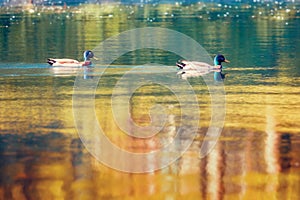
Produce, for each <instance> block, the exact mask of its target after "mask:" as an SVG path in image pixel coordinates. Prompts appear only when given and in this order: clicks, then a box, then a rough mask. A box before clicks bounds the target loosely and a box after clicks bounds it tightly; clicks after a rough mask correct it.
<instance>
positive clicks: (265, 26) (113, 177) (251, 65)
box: [0, 6, 300, 200]
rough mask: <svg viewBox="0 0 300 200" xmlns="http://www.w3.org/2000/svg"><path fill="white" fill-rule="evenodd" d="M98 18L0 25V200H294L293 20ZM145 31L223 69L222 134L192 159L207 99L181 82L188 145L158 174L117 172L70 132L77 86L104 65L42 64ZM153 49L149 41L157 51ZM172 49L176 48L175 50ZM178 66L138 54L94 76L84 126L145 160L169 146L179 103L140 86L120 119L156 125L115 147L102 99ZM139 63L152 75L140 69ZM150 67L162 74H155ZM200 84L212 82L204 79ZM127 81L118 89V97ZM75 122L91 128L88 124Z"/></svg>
mask: <svg viewBox="0 0 300 200" xmlns="http://www.w3.org/2000/svg"><path fill="white" fill-rule="evenodd" d="M104 8H105V9H104ZM104 8H102V10H101V11H98V10H97V9H92V8H91V7H88V8H86V10H83V11H81V12H79V11H76V12H63V13H56V14H51V13H49V12H48V11H47V12H40V13H37V12H35V13H33V14H20V13H19V14H18V13H8V14H2V15H1V19H0V23H1V24H0V41H1V43H0V51H1V54H0V94H1V96H0V100H1V104H0V110H1V114H0V133H1V134H0V157H1V159H0V160H1V162H0V168H1V176H0V199H5V200H6V199H141V198H147V199H238V198H239V199H253V198H255V199H299V197H300V190H299V188H300V176H299V174H300V159H299V153H300V125H299V124H300V115H299V108H300V106H299V105H300V98H299V94H300V87H299V86H300V79H299V75H300V68H299V64H298V63H299V61H300V60H299V56H298V54H299V53H300V49H299V45H298V44H299V42H300V37H299V36H300V34H299V31H300V30H299V26H298V24H299V18H297V17H291V18H285V19H284V20H275V19H273V18H272V17H269V18H266V17H261V18H259V17H257V16H256V17H252V16H253V13H250V12H249V11H247V12H246V11H245V12H237V11H235V13H234V14H229V15H231V17H222V18H220V17H218V14H220V13H222V14H223V12H225V14H226V12H228V11H227V10H224V11H223V10H222V11H215V13H214V12H212V11H210V12H211V13H210V14H207V12H206V11H205V12H203V13H204V14H203V13H202V12H200V13H197V12H195V8H193V7H184V6H182V7H180V6H179V7H175V8H173V9H170V8H168V7H167V6H165V7H163V6H157V7H156V6H153V7H152V6H148V7H129V6H124V7H120V6H107V7H104ZM224 9H225V8H224ZM182 10H186V11H182ZM132 11H134V12H133V13H131V12H132ZM251 12H254V11H251ZM130 13H131V14H130ZM162 13H163V14H162ZM230 13H233V11H231V10H230ZM172 14H173V16H172ZM237 14H239V17H237V16H236V15H237ZM254 14H255V12H254ZM200 15H201V17H200ZM149 26H150V27H164V28H169V29H172V30H176V31H180V32H181V33H184V34H186V35H188V36H190V37H191V38H193V39H194V40H196V41H197V42H199V43H200V44H201V45H202V46H203V47H204V48H205V49H206V50H207V51H208V52H209V54H210V55H211V56H213V55H214V54H217V53H222V54H224V55H225V56H226V58H227V59H229V60H230V61H231V63H229V64H226V66H225V68H224V70H223V73H226V76H225V77H226V78H225V79H224V87H225V92H226V119H225V124H224V128H223V131H222V133H221V137H220V138H219V140H218V143H217V144H216V146H215V148H214V149H213V150H212V152H211V153H210V154H208V155H207V156H206V157H204V158H202V159H199V150H200V147H201V144H203V140H204V135H205V133H206V131H207V130H208V127H209V124H210V120H211V100H210V95H209V91H208V89H207V86H206V85H205V83H204V82H203V79H202V78H201V77H194V78H189V79H188V81H189V82H190V83H191V85H192V87H193V90H194V91H195V93H196V96H197V99H198V102H199V108H200V120H199V124H200V126H199V128H198V131H197V135H196V137H195V140H194V142H193V144H192V145H191V146H190V148H189V149H188V150H187V151H186V152H185V154H184V155H183V156H181V157H180V158H179V159H177V160H176V161H175V162H174V163H172V164H171V165H168V166H167V167H165V168H163V169H161V170H157V171H155V172H151V173H142V174H132V173H125V172H119V171H117V170H114V169H111V168H109V167H107V166H105V165H103V164H101V163H100V162H98V161H97V160H96V159H95V157H94V156H92V155H91V154H90V153H89V152H88V151H87V149H86V148H85V146H84V145H83V143H82V141H81V140H80V138H79V136H78V133H77V129H76V128H75V122H74V120H75V119H74V115H73V111H74V109H73V106H74V105H73V101H72V99H73V97H74V93H75V92H76V90H74V83H75V79H76V77H77V78H79V79H82V80H91V81H93V80H97V78H98V77H99V76H100V75H101V73H102V72H103V66H98V65H97V62H95V66H94V67H93V68H91V69H89V70H85V69H76V70H63V71H61V70H60V71H58V70H55V69H53V68H51V67H49V66H48V65H47V64H46V63H45V61H46V58H48V57H70V58H76V59H81V54H82V52H83V50H85V49H94V48H96V47H97V46H98V44H99V43H100V42H102V41H103V40H105V39H107V38H109V37H111V36H114V35H116V34H118V33H121V32H122V31H125V30H129V29H133V28H139V27H149ZM163 38H164V36H160V35H157V40H159V41H163ZM176 45H178V48H181V47H185V44H182V43H181V41H178V43H177V44H176ZM117 47H118V45H116V46H111V47H110V50H114V48H115V50H118V49H117ZM186 48H188V47H186ZM100 56H101V55H100ZM178 59H180V55H176V54H174V53H170V52H167V51H163V50H157V49H141V50H135V51H132V52H129V53H127V54H125V55H123V56H121V57H119V58H118V59H117V60H115V61H114V63H113V64H112V65H111V66H109V68H108V69H106V70H105V71H104V73H103V74H102V76H101V79H100V81H99V82H98V84H97V87H96V89H95V102H94V103H95V115H96V116H97V118H98V119H97V121H98V122H99V124H100V125H101V127H102V129H103V131H104V132H105V134H106V136H107V138H109V139H110V140H111V141H112V142H113V143H114V144H116V145H118V146H119V147H120V148H122V149H125V150H127V151H130V152H136V153H145V152H146V153H147V152H152V151H155V150H159V149H160V148H162V146H164V145H168V144H172V142H173V143H174V141H173V139H172V138H174V137H175V135H176V131H178V130H179V129H180V125H181V124H180V122H181V120H182V119H184V120H187V118H185V117H183V118H181V117H182V112H181V111H180V105H179V104H180V102H178V99H176V96H175V95H174V94H173V93H172V91H170V90H169V89H168V88H166V87H164V86H162V85H157V84H150V83H149V84H147V85H144V86H143V87H140V88H138V89H137V90H136V91H135V93H134V94H133V96H132V97H131V99H130V103H131V110H130V113H131V117H132V119H133V120H134V122H135V123H137V124H139V125H143V126H145V125H149V123H150V116H149V110H150V109H151V107H152V106H153V105H154V104H156V103H160V104H161V105H163V106H164V107H165V109H166V110H165V112H166V114H167V115H168V116H167V121H166V126H165V127H164V128H163V130H162V131H161V132H160V133H159V134H158V135H156V136H155V137H151V138H148V139H139V138H134V137H129V136H126V135H125V134H124V133H123V132H122V130H120V129H119V127H118V126H117V125H116V124H115V122H114V116H113V113H112V105H111V94H112V92H113V89H114V88H115V84H116V83H117V82H118V81H119V80H121V79H120V78H121V77H122V76H124V73H125V72H128V71H129V70H132V68H133V67H136V66H142V69H143V73H146V74H147V73H150V74H158V75H160V76H159V77H161V76H162V77H164V78H165V79H172V80H173V79H174V80H176V79H178V82H179V81H180V78H179V77H178V76H177V75H176V72H177V71H176V67H175V62H176V61H177V60H178ZM149 63H155V64H152V65H146V66H145V64H149ZM161 65H164V66H161ZM161 67H164V69H166V70H169V72H168V73H165V72H162V70H161ZM138 75H140V74H139V73H138ZM207 77H210V78H211V79H212V80H213V73H210V74H207ZM83 78H85V79H83ZM123 81H124V80H123ZM131 81H132V79H129V80H126V79H125V81H124V85H123V87H124V91H123V92H124V93H126V92H127V91H126V88H129V87H130V83H132V82H131ZM126 84H128V85H126ZM179 89H180V87H179ZM83 95H84V93H83ZM119 95H120V94H119ZM84 106H87V105H86V104H83V105H82V107H81V108H84ZM82 119H85V120H87V121H89V120H91V121H92V120H93V116H89V115H86V116H82ZM162 120H164V118H162ZM189 120H193V119H191V118H190V119H189ZM77 128H79V130H80V127H77ZM186 140H187V137H186V136H184V135H182V136H181V139H180V140H179V142H178V143H176V144H172V145H173V146H172V148H171V152H164V153H163V154H161V155H160V156H161V157H159V159H157V160H160V161H164V160H166V159H167V158H168V156H170V155H171V154H172V153H174V152H176V150H177V149H178V148H180V147H181V145H182V144H184V143H185V142H186ZM109 156H110V157H111V160H112V161H119V160H122V159H121V158H120V157H118V156H116V155H115V154H111V155H109ZM157 160H156V161H157ZM126 164H128V163H124V165H126ZM130 164H132V165H141V164H143V165H144V166H155V165H157V164H159V162H153V159H152V158H149V160H148V161H147V162H144V163H135V162H132V163H130Z"/></svg>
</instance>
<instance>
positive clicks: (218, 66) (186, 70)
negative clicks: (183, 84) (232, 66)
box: [176, 54, 229, 82]
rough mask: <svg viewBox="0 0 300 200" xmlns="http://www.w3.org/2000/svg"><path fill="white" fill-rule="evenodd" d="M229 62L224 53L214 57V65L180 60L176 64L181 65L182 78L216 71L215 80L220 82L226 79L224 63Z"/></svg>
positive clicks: (180, 74)
mask: <svg viewBox="0 0 300 200" xmlns="http://www.w3.org/2000/svg"><path fill="white" fill-rule="evenodd" d="M223 62H226V63H229V61H228V60H226V59H225V57H224V56H223V55H220V54H218V55H216V56H215V57H214V66H211V65H210V64H208V63H204V62H198V61H186V60H179V61H177V63H176V65H177V67H179V69H180V70H179V72H177V75H179V76H180V77H181V78H182V79H187V78H191V77H199V76H204V75H206V74H209V73H211V72H214V80H215V81H217V82H219V81H223V80H224V79H225V75H226V73H222V69H223V66H222V63H223Z"/></svg>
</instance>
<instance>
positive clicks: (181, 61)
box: [176, 60, 186, 69]
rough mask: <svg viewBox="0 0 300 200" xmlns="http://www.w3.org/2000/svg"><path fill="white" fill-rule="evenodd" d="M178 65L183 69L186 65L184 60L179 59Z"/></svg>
mask: <svg viewBox="0 0 300 200" xmlns="http://www.w3.org/2000/svg"><path fill="white" fill-rule="evenodd" d="M176 65H177V67H179V68H180V69H183V68H184V67H185V65H186V64H185V63H184V62H183V60H178V61H177V62H176Z"/></svg>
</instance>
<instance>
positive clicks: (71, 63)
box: [47, 50, 94, 67]
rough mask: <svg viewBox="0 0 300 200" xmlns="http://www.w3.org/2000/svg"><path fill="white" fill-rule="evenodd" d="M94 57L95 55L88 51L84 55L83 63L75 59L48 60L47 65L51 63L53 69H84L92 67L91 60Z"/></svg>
mask: <svg viewBox="0 0 300 200" xmlns="http://www.w3.org/2000/svg"><path fill="white" fill-rule="evenodd" d="M93 57H94V53H93V52H92V51H90V50H87V51H85V52H84V53H83V58H84V61H83V62H79V61H77V60H74V59H69V58H61V59H57V58H48V61H47V63H49V64H50V65H51V66H53V67H83V66H90V65H92V62H91V60H90V59H91V58H93Z"/></svg>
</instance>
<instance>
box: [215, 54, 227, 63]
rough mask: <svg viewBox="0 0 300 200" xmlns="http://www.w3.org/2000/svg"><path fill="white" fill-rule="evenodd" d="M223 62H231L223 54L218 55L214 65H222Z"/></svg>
mask: <svg viewBox="0 0 300 200" xmlns="http://www.w3.org/2000/svg"><path fill="white" fill-rule="evenodd" d="M222 62H226V63H229V60H226V59H225V57H224V56H223V55H221V54H218V55H216V56H215V58H214V65H222Z"/></svg>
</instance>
